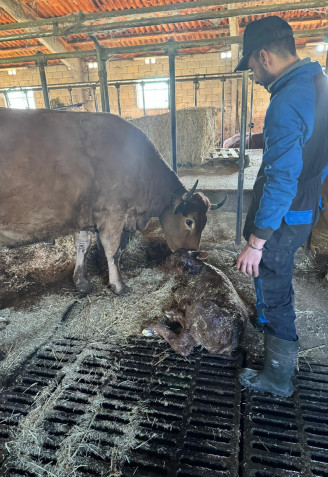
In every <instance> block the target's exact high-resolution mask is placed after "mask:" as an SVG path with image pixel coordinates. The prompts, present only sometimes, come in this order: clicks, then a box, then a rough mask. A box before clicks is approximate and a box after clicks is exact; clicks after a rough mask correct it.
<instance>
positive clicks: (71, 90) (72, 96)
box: [67, 86, 74, 106]
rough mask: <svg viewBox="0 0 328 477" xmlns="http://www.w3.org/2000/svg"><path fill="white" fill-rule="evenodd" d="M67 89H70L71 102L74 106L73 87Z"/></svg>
mask: <svg viewBox="0 0 328 477" xmlns="http://www.w3.org/2000/svg"><path fill="white" fill-rule="evenodd" d="M67 89H68V92H69V97H70V100H71V105H72V106H73V104H74V101H73V94H72V86H69V87H68V88H67Z"/></svg>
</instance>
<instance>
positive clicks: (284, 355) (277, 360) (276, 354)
mask: <svg viewBox="0 0 328 477" xmlns="http://www.w3.org/2000/svg"><path fill="white" fill-rule="evenodd" d="M298 346H299V345H298V340H297V341H287V340H282V339H280V338H277V337H276V336H272V335H269V334H267V333H265V335H264V368H263V370H261V371H257V370H254V369H249V368H245V369H243V370H241V372H240V373H239V376H238V380H239V382H240V384H241V385H242V386H243V387H246V388H250V389H253V390H254V391H260V392H262V393H265V392H268V393H271V394H277V395H278V396H283V397H289V396H291V395H292V394H293V392H294V386H293V385H292V382H291V378H292V376H293V374H294V371H295V368H296V364H297V355H298Z"/></svg>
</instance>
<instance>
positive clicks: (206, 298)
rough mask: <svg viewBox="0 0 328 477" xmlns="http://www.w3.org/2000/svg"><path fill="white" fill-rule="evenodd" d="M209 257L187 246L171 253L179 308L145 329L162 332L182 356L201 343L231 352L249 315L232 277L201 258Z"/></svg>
mask: <svg viewBox="0 0 328 477" xmlns="http://www.w3.org/2000/svg"><path fill="white" fill-rule="evenodd" d="M206 257H207V254H206V252H191V251H185V250H178V251H177V252H175V253H173V254H172V255H170V256H169V257H168V259H167V261H166V265H167V269H168V271H169V272H171V273H174V274H175V275H176V277H177V285H176V286H175V287H174V288H173V290H172V291H173V294H174V298H175V301H176V308H177V309H175V310H172V311H169V312H167V313H166V319H165V320H162V321H160V322H158V323H156V324H154V325H152V326H150V327H149V328H147V329H145V330H143V332H142V333H143V335H145V336H156V335H159V336H162V337H163V338H164V339H165V340H166V341H167V342H168V343H169V344H170V346H171V347H172V348H173V349H174V350H175V351H176V352H177V353H178V354H180V355H182V356H188V355H189V354H190V353H191V352H192V350H193V348H194V346H197V345H201V346H203V347H204V348H206V349H207V351H209V352H210V353H217V354H230V353H231V352H232V351H234V350H235V349H236V348H237V346H238V342H239V338H240V334H241V332H242V331H243V325H244V322H245V319H246V317H247V310H246V307H245V305H244V303H243V302H242V300H241V299H240V297H239V295H238V294H237V292H236V290H235V289H234V287H233V285H232V283H231V282H230V280H229V279H228V278H227V277H226V276H225V275H224V273H222V272H221V271H220V270H218V269H217V268H216V267H214V266H212V265H209V264H208V263H205V262H203V261H202V260H201V259H204V258H206Z"/></svg>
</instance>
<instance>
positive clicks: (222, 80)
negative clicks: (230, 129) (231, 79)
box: [220, 78, 226, 147]
mask: <svg viewBox="0 0 328 477" xmlns="http://www.w3.org/2000/svg"><path fill="white" fill-rule="evenodd" d="M225 81H226V80H225V78H223V79H221V83H222V92H221V141H220V146H221V147H223V137H224V83H225Z"/></svg>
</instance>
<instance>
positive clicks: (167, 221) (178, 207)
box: [159, 181, 225, 252]
mask: <svg viewBox="0 0 328 477" xmlns="http://www.w3.org/2000/svg"><path fill="white" fill-rule="evenodd" d="M197 184H198V181H196V183H195V184H194V186H193V188H192V189H191V190H190V191H189V192H186V193H185V194H183V195H182V196H181V197H179V198H177V199H176V200H175V201H174V203H173V205H172V206H171V207H168V208H167V209H165V210H164V212H163V214H162V215H161V216H160V218H159V219H160V223H161V226H162V229H163V232H164V234H165V237H166V241H167V244H168V246H169V247H170V249H171V250H172V251H173V252H175V251H176V250H178V249H180V248H183V249H187V250H198V248H199V242H200V237H201V234H202V232H203V229H204V227H205V225H206V222H207V212H208V210H214V209H217V208H219V207H221V206H222V205H223V204H224V202H225V200H224V201H223V202H221V203H220V204H216V205H212V204H211V203H210V201H209V200H208V198H207V197H206V196H205V195H204V194H202V193H201V192H195V190H196V187H197Z"/></svg>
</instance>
